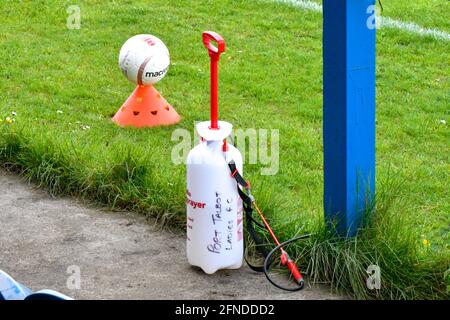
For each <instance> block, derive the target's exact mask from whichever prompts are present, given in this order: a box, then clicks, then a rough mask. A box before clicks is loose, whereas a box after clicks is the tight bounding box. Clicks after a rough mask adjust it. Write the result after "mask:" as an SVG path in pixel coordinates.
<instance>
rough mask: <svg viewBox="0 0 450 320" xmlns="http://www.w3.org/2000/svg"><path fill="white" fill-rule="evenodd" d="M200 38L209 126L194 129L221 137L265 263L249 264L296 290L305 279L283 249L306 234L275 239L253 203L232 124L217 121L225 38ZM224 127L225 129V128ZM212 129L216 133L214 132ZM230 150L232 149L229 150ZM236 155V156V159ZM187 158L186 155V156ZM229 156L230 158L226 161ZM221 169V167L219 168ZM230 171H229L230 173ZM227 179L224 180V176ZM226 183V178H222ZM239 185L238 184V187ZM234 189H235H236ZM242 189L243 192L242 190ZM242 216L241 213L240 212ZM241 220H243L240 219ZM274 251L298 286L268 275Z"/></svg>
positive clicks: (211, 35) (213, 35) (209, 34)
mask: <svg viewBox="0 0 450 320" xmlns="http://www.w3.org/2000/svg"><path fill="white" fill-rule="evenodd" d="M202 40H203V44H204V46H205V47H206V48H207V50H208V54H209V57H210V60H211V62H210V63H211V79H210V85H211V97H210V98H211V119H210V123H209V125H208V128H205V126H204V125H203V126H202V125H200V126H198V127H197V131H198V133H199V134H200V136H201V137H202V139H204V140H206V141H208V140H211V137H212V136H214V138H215V139H217V140H218V139H219V138H221V137H223V138H222V139H223V142H222V148H221V149H222V152H223V153H224V154H226V157H225V158H226V164H227V166H228V168H229V170H231V172H230V171H228V177H231V178H232V179H234V180H235V181H236V184H235V187H236V185H237V188H236V189H237V193H238V195H239V197H240V199H241V200H242V203H243V207H242V208H240V207H239V206H238V208H237V210H238V211H239V210H242V209H244V210H245V213H246V219H247V230H248V232H249V233H250V235H251V236H252V238H253V240H254V241H255V243H256V244H257V248H258V249H259V250H260V252H261V253H262V254H263V256H264V257H265V261H264V266H263V267H262V268H257V267H253V266H251V265H250V264H249V266H250V267H251V268H252V269H253V270H256V271H261V272H264V273H265V275H266V277H267V279H268V280H269V281H270V282H271V283H272V284H273V285H275V286H277V287H278V288H281V289H284V290H288V291H297V290H300V289H302V288H303V286H304V280H303V277H302V275H301V273H300V271H299V270H298V268H297V266H296V265H295V262H294V261H293V260H292V259H291V258H290V257H289V255H288V253H287V252H286V251H285V249H284V246H286V245H288V244H289V243H291V242H293V241H296V240H299V239H303V238H305V237H307V236H301V237H297V238H293V239H290V240H288V241H286V242H283V243H280V242H279V240H278V238H277V237H276V235H275V233H274V232H273V230H272V228H271V227H270V225H269V223H268V222H267V220H266V218H265V217H264V215H263V213H262V212H261V210H260V209H259V207H258V206H257V204H256V201H255V199H254V197H253V196H252V194H251V190H250V183H249V182H248V181H245V180H244V178H243V177H242V157H241V155H240V153H239V151H238V150H237V149H235V148H234V146H233V145H227V140H226V137H228V136H229V135H230V134H231V125H230V124H228V123H226V122H222V121H220V122H219V121H218V61H219V58H220V54H221V53H222V52H224V51H225V41H224V39H223V38H222V37H221V36H220V35H219V34H217V33H215V32H212V31H206V32H204V33H203V35H202ZM212 41H213V42H215V43H217V46H214V45H213V44H212V43H211V42H212ZM224 126H225V127H226V128H224ZM223 130H226V131H227V132H226V134H220V132H222V131H223ZM214 131H215V132H216V133H214ZM230 150H231V152H230ZM235 157H236V158H235ZM188 158H189V157H188ZM229 159H231V160H229ZM220 169H222V168H220ZM230 173H231V174H230ZM225 180H226V179H225ZM225 180H224V182H226V183H228V182H229V181H225ZM239 186H240V187H239ZM236 189H235V190H236ZM244 190H245V191H246V192H244ZM253 209H254V210H256V212H257V213H258V215H259V217H260V219H261V221H262V223H263V224H260V223H258V222H257V221H256V220H255V219H254V218H253V216H252V214H253ZM241 215H242V214H241ZM239 216H240V215H239V213H238V220H239ZM241 220H242V219H241ZM254 224H256V225H258V226H260V227H263V228H265V229H266V230H267V231H268V232H269V234H270V236H271V238H272V240H273V241H274V243H275V244H276V246H275V248H273V249H272V251H271V252H267V250H265V249H264V247H263V246H262V241H261V240H260V238H259V237H258V235H257V233H256V232H255V230H254V229H253V225H254ZM275 252H280V253H281V259H280V260H281V265H282V266H286V267H287V268H288V269H289V270H290V273H291V275H292V276H293V278H294V280H295V283H296V284H297V285H298V286H297V287H296V288H293V289H292V288H285V287H282V286H280V285H279V284H277V283H275V282H274V281H273V280H272V279H271V278H270V276H269V273H268V270H269V268H270V265H271V263H272V256H273V254H274V253H275Z"/></svg>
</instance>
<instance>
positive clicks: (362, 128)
mask: <svg viewBox="0 0 450 320" xmlns="http://www.w3.org/2000/svg"><path fill="white" fill-rule="evenodd" d="M374 2H375V0H323V14H324V17H323V19H324V20H323V21H324V22H323V143H324V210H325V221H326V223H327V224H328V225H329V226H331V225H333V226H336V230H337V232H338V233H339V235H340V236H354V235H355V234H356V231H357V229H358V227H360V225H361V222H362V218H363V215H364V214H365V212H368V209H370V206H371V205H372V202H373V197H374V194H375V33H376V32H375V28H371V27H370V21H371V20H370V18H371V15H372V14H373V13H370V10H368V9H369V7H370V6H371V5H374ZM368 11H369V13H368ZM368 21H369V24H368Z"/></svg>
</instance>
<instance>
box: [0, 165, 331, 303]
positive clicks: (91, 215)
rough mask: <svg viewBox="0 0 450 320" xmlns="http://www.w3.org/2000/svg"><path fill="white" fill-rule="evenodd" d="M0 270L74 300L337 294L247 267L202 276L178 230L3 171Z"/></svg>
mask: <svg viewBox="0 0 450 320" xmlns="http://www.w3.org/2000/svg"><path fill="white" fill-rule="evenodd" d="M78 268H79V270H80V279H81V281H80V288H79V289H73V288H72V287H73V286H74V285H76V282H73V281H72V280H73V279H74V278H70V276H71V274H69V273H68V271H77V269H78ZM0 269H1V270H3V271H5V272H7V273H9V274H10V275H11V276H12V277H14V278H15V279H16V280H18V281H19V282H22V283H23V284H25V285H26V286H28V287H30V288H31V289H32V290H40V289H43V288H48V289H54V290H57V291H60V292H62V293H64V294H67V295H69V296H71V297H73V298H76V299H336V298H337V297H336V296H334V295H331V294H330V293H329V291H328V290H327V289H325V288H317V287H315V288H310V287H307V288H306V289H305V290H303V291H301V292H297V293H288V292H283V291H280V290H278V289H276V288H274V287H273V286H271V285H270V284H269V283H268V282H267V281H266V279H265V277H264V275H262V274H258V273H255V272H253V271H251V270H250V269H249V268H248V267H247V266H245V267H242V268H241V269H240V270H234V271H221V272H218V273H216V274H214V275H210V276H208V275H206V274H204V273H202V272H201V271H198V270H196V269H194V268H191V267H190V266H189V264H188V263H187V260H186V258H185V237H184V235H183V234H182V233H180V232H170V231H167V230H164V231H162V230H158V228H157V227H155V226H154V224H152V223H151V222H148V221H146V220H145V218H144V217H143V216H141V215H138V214H134V213H124V212H111V211H105V210H99V209H96V208H88V207H86V206H85V205H81V204H79V203H77V201H76V200H73V199H69V198H52V197H51V196H49V195H48V194H47V193H46V192H45V191H43V190H36V188H35V187H34V186H33V185H29V184H26V183H24V182H23V181H21V179H20V178H19V177H17V176H15V175H11V174H9V173H6V172H5V171H3V170H0ZM67 283H69V286H68V285H67ZM69 288H72V289H69Z"/></svg>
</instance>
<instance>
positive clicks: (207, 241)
mask: <svg viewBox="0 0 450 320" xmlns="http://www.w3.org/2000/svg"><path fill="white" fill-rule="evenodd" d="M211 40H213V41H215V42H217V47H215V46H213V45H212V44H211ZM203 44H204V45H205V47H206V48H207V49H208V53H209V56H210V58H211V121H205V122H200V123H198V124H197V126H196V129H197V133H198V134H199V135H200V137H201V138H202V140H203V142H202V143H200V144H198V145H197V146H195V147H194V148H193V149H192V150H191V151H190V152H189V155H188V157H187V161H186V165H187V191H186V196H187V200H186V203H187V228H186V230H187V240H186V251H187V258H188V261H189V263H190V264H191V265H193V266H197V267H200V268H202V269H203V271H204V272H206V273H208V274H211V273H214V272H216V271H217V270H219V269H238V268H240V267H241V265H242V260H243V254H244V239H243V207H242V200H241V198H240V196H239V193H238V191H237V183H236V180H235V179H234V178H233V177H232V176H231V172H230V169H229V167H228V161H230V160H231V159H232V160H234V162H235V163H236V167H237V169H238V170H239V172H240V173H241V174H242V167H243V165H242V163H243V162H242V155H241V154H240V152H239V150H238V149H236V148H235V147H234V146H232V145H228V144H227V143H226V138H227V137H228V136H229V135H230V134H231V132H232V125H231V124H230V123H228V122H224V121H218V72H217V65H218V61H219V56H220V54H221V53H222V52H224V51H225V41H224V40H223V38H222V37H221V36H220V35H218V34H217V33H215V32H211V31H206V32H204V33H203Z"/></svg>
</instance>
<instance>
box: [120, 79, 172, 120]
mask: <svg viewBox="0 0 450 320" xmlns="http://www.w3.org/2000/svg"><path fill="white" fill-rule="evenodd" d="M180 119H181V118H180V116H179V115H178V113H177V112H176V111H175V109H174V108H173V107H172V106H171V105H170V104H168V103H167V101H166V99H164V98H163V97H162V96H161V95H160V94H159V92H158V91H157V90H156V89H155V88H154V87H153V86H152V85H147V86H141V85H139V86H137V87H136V89H135V90H134V91H133V93H132V94H131V96H130V97H128V99H127V101H125V103H124V104H123V105H122V107H121V108H120V109H119V111H118V112H117V113H116V115H115V116H114V117H113V118H112V120H113V121H114V122H115V123H117V124H118V125H119V126H121V127H125V126H131V127H137V128H139V127H154V126H161V125H170V124H175V123H177V122H179V121H180Z"/></svg>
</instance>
